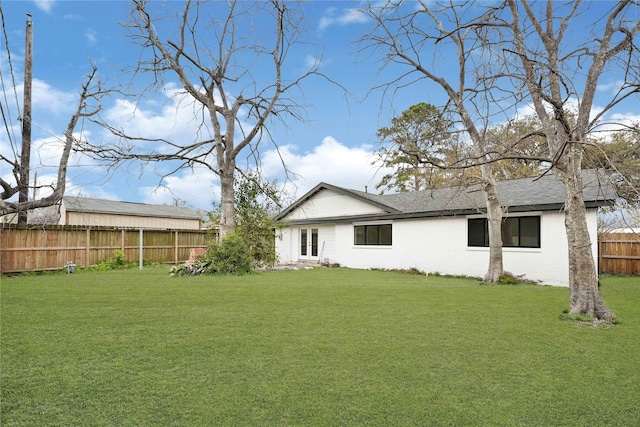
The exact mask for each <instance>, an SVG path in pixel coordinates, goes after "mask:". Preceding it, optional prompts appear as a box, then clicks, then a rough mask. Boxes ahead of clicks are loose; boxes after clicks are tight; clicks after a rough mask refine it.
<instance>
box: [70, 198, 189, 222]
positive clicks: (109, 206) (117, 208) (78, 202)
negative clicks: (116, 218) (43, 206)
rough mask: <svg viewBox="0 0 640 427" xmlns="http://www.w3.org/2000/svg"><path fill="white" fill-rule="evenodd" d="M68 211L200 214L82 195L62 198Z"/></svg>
mask: <svg viewBox="0 0 640 427" xmlns="http://www.w3.org/2000/svg"><path fill="white" fill-rule="evenodd" d="M62 201H63V203H64V206H65V209H66V210H67V211H68V212H83V213H96V214H111V215H131V216H145V217H158V218H175V219H194V220H195V219H197V220H199V219H200V217H201V215H199V214H198V212H196V211H195V210H193V209H189V208H184V207H179V206H167V205H149V204H146V203H134V202H120V201H115V200H103V199H87V198H84V197H69V196H65V197H63V198H62Z"/></svg>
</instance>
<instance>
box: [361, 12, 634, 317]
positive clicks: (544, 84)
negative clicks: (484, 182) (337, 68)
mask: <svg viewBox="0 0 640 427" xmlns="http://www.w3.org/2000/svg"><path fill="white" fill-rule="evenodd" d="M412 6H415V5H412ZM590 7H594V8H595V7H600V8H602V7H607V8H608V10H606V11H604V17H603V11H598V12H597V13H596V15H595V18H591V20H589V18H588V17H587V14H586V12H587V11H588V9H589V8H590ZM408 9H409V11H407V10H406V9H404V10H405V12H404V14H403V13H401V12H400V10H403V9H402V5H400V4H396V3H388V4H387V6H386V7H383V8H382V9H376V8H373V7H372V8H370V12H371V13H370V15H371V16H372V17H373V18H374V19H375V21H376V31H375V32H374V33H372V34H370V35H368V36H367V39H368V40H371V41H372V42H373V43H374V44H375V46H376V47H380V46H382V47H384V48H385V49H386V53H387V60H388V61H393V62H397V63H400V64H403V65H408V66H410V67H411V68H410V69H409V71H408V72H407V73H406V74H405V75H403V76H402V77H401V78H399V79H398V81H403V82H404V84H409V83H414V81H415V79H413V80H410V81H409V82H407V81H406V78H407V77H408V76H413V75H414V74H415V73H419V74H421V75H423V76H424V77H426V78H427V79H429V80H431V81H433V82H435V83H437V84H438V85H440V87H442V88H443V89H444V90H445V92H446V94H447V96H448V98H449V101H450V104H451V105H453V106H454V107H455V109H456V110H457V112H458V113H459V114H460V117H461V123H462V126H463V128H464V130H465V131H466V132H468V133H469V137H470V139H471V141H472V142H473V144H474V145H475V147H476V149H477V152H476V154H477V155H476V157H475V158H471V159H466V160H465V161H464V162H462V164H459V165H454V167H468V166H469V165H468V164H464V163H466V162H468V161H470V162H471V163H472V164H473V165H483V164H486V163H494V162H497V161H504V160H511V159H526V160H530V161H531V160H538V161H541V162H547V163H548V164H549V169H553V170H554V172H555V174H556V175H557V176H558V178H559V179H560V180H561V181H562V182H563V184H564V186H565V188H566V197H565V209H564V211H565V228H566V234H567V240H568V247H569V251H568V252H569V253H568V255H569V282H570V288H571V296H570V313H573V314H585V315H589V316H592V317H594V318H596V319H603V320H610V319H611V318H612V314H611V312H610V311H609V309H608V308H607V307H606V305H605V304H604V302H603V300H602V298H601V297H600V293H599V290H598V279H597V271H596V267H595V263H594V259H593V252H592V244H591V243H592V242H591V241H590V236H589V231H588V227H587V220H586V208H585V204H584V200H583V194H582V190H583V182H582V175H581V169H582V160H583V153H584V151H585V149H586V147H587V146H590V145H592V144H593V139H591V140H590V139H589V135H590V134H591V133H593V132H594V131H596V130H597V129H598V127H599V126H602V125H603V124H604V123H603V118H604V117H606V115H607V114H610V113H612V112H613V111H614V109H615V108H616V107H618V106H620V105H621V103H622V102H623V101H625V100H627V99H628V98H629V97H631V96H632V95H634V94H636V93H638V91H639V82H640V75H639V73H638V70H639V69H640V68H639V67H638V65H639V59H640V55H638V53H639V52H638V47H637V45H636V43H637V40H636V39H637V35H638V32H639V30H640V23H639V22H638V21H637V14H638V4H637V3H636V2H634V1H632V0H624V1H620V2H617V3H615V4H613V3H606V4H605V3H591V2H580V1H576V2H570V3H566V2H562V3H559V4H555V3H554V2H553V1H552V0H549V1H547V2H546V3H537V2H536V3H530V2H529V1H527V0H522V1H516V0H506V1H505V2H502V3H498V4H486V5H484V4H476V3H473V2H470V3H454V2H448V3H446V4H440V3H436V2H427V1H420V6H419V7H417V8H415V7H410V8H408ZM380 11H382V12H384V13H381V12H380ZM425 17H426V18H427V19H424V18H425ZM445 22H446V23H448V24H449V27H448V28H445V25H444V23H445ZM570 29H571V30H573V31H570ZM567 34H571V41H568V40H566V39H565V36H566V35H567ZM463 36H465V37H466V38H464V37H463ZM577 38H579V40H580V42H579V43H580V44H576V39H577ZM462 40H468V41H469V46H471V47H470V48H468V49H462V48H461V47H460V46H461V43H460V41H462ZM448 42H449V43H452V44H453V46H454V48H455V51H456V52H457V56H456V60H457V61H458V66H457V68H458V69H457V72H458V74H457V75H458V79H459V80H460V81H461V82H464V81H465V79H466V77H467V76H472V78H473V82H474V86H473V87H467V88H464V90H461V89H459V90H458V91H454V90H451V89H449V88H448V87H447V86H448V82H447V81H446V80H445V79H444V78H443V77H441V76H438V75H435V74H434V72H433V71H431V69H432V68H433V67H435V65H434V64H435V61H434V62H433V63H431V64H430V65H429V64H425V62H424V57H425V56H426V51H428V52H430V53H432V54H433V55H434V57H437V56H438V55H442V51H441V48H442V47H443V46H444V45H445V44H447V43H448ZM612 70H614V71H617V72H618V73H619V74H618V76H616V77H620V78H621V79H622V81H621V82H620V83H619V84H618V86H617V89H616V90H614V91H610V92H609V94H610V95H609V96H608V99H606V101H605V103H604V107H600V108H599V109H598V110H597V111H595V109H594V102H595V99H596V93H597V88H598V81H599V80H600V79H601V78H602V76H603V75H604V74H605V73H606V72H609V71H612ZM458 87H459V88H463V85H459V86H458ZM465 97H466V98H465ZM461 98H462V99H463V100H465V99H466V100H468V102H469V104H467V105H473V106H478V105H481V106H483V107H484V108H485V110H484V111H481V110H480V109H476V110H475V111H474V112H475V113H476V116H475V118H474V119H475V120H472V119H470V114H469V110H468V109H466V108H465V107H466V106H465V105H462V104H461V102H460V99H461ZM575 105H577V107H575ZM525 106H532V107H533V109H534V111H535V114H536V116H537V118H538V120H539V121H540V126H539V129H538V130H537V131H531V130H527V131H526V133H522V132H515V133H514V134H513V135H512V136H511V138H512V140H511V142H510V143H508V144H506V146H502V147H500V148H499V149H496V147H491V146H490V145H489V144H487V141H486V137H487V135H486V133H485V134H484V137H485V140H483V139H482V138H477V136H474V135H477V134H478V133H479V134H480V135H479V136H483V134H482V133H481V132H479V130H478V127H477V125H476V124H475V123H476V122H478V121H479V122H480V123H489V122H490V121H491V120H493V121H495V122H499V120H498V119H499V118H500V116H502V118H503V119H505V118H509V115H511V116H512V117H514V116H516V114H517V112H518V110H519V109H520V108H522V107H525ZM483 113H484V116H483ZM607 125H611V123H607ZM485 129H486V127H485ZM532 137H537V138H539V137H543V138H544V140H545V142H546V145H547V148H548V151H547V150H545V151H546V154H545V153H533V154H531V153H530V154H526V153H522V152H521V151H520V152H519V150H517V146H518V144H520V143H521V142H522V141H526V140H528V139H530V138H532ZM543 154H545V155H543Z"/></svg>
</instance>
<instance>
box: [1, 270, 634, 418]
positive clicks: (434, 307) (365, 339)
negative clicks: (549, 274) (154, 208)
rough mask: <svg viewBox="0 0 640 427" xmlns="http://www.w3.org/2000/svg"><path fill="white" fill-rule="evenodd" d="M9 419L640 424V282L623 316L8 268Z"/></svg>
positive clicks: (498, 291) (333, 287)
mask: <svg viewBox="0 0 640 427" xmlns="http://www.w3.org/2000/svg"><path fill="white" fill-rule="evenodd" d="M0 291H1V294H0V296H1V304H2V305H1V309H2V312H1V321H2V331H1V332H2V337H1V338H2V343H1V350H2V354H1V362H2V371H1V380H2V383H1V388H2V390H1V403H0V404H1V420H0V421H1V423H0V424H1V425H3V426H5V427H8V426H36V425H37V426H53V425H55V426H146V425H154V426H214V425H215V426H221V425H229V426H314V425H318V426H354V425H367V426H376V425H379V426H410V425H535V426H542V425H571V426H581V425H584V426H611V425H620V426H632V425H640V404H639V402H640V279H638V278H637V277H636V278H618V277H606V278H603V279H602V288H601V291H602V294H603V297H604V298H605V300H606V302H607V304H608V305H609V307H610V308H611V309H612V310H614V311H615V313H616V314H617V315H618V316H619V317H620V319H621V321H622V323H621V324H620V325H618V326H615V327H609V328H607V327H601V328H592V327H584V326H579V325H577V324H575V323H571V322H565V321H560V320H559V315H560V314H561V312H562V310H564V309H565V308H567V307H568V298H569V292H568V290H567V289H561V288H552V287H544V286H531V285H519V286H505V285H491V286H490V285H479V284H478V282H477V281H475V280H471V279H451V278H443V277H425V276H417V275H408V274H400V273H390V272H381V271H358V270H348V269H326V268H316V269H313V270H300V271H283V272H269V273H262V274H258V275H253V276H246V277H196V278H177V277H169V276H168V270H167V269H165V268H151V269H146V270H144V271H138V270H136V269H130V270H120V271H102V272H78V273H76V274H73V275H42V276H21V277H13V278H7V277H3V278H2V284H1V289H0Z"/></svg>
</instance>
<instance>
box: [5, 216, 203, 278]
mask: <svg viewBox="0 0 640 427" xmlns="http://www.w3.org/2000/svg"><path fill="white" fill-rule="evenodd" d="M209 236H210V234H209V232H208V231H206V230H142V231H140V230H134V229H113V228H105V227H73V226H38V227H34V226H27V227H19V226H16V225H2V227H1V228H0V252H1V258H0V273H2V274H4V273H17V272H22V271H40V270H59V269H63V268H64V267H65V265H66V263H67V262H68V261H71V262H72V263H74V264H76V265H77V266H78V267H88V266H93V265H97V264H99V263H100V262H101V261H104V260H105V259H107V258H109V257H112V256H113V254H114V252H115V251H116V250H121V251H122V252H124V254H125V256H126V257H127V261H128V262H136V263H137V262H138V260H139V259H140V246H141V242H140V241H141V240H142V257H143V259H144V260H145V261H150V262H158V263H176V264H177V263H181V262H184V261H186V260H188V259H189V256H190V252H191V250H192V249H196V250H197V249H200V248H206V247H207V241H208V238H209Z"/></svg>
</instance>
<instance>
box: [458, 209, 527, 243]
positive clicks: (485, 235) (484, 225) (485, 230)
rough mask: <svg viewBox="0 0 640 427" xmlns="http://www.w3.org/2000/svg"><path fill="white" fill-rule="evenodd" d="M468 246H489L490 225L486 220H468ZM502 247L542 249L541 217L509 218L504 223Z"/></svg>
mask: <svg viewBox="0 0 640 427" xmlns="http://www.w3.org/2000/svg"><path fill="white" fill-rule="evenodd" d="M467 236H468V245H469V246H481V247H488V246H489V225H488V222H487V219H486V218H473V219H469V220H468V235H467ZM502 246H504V247H509V248H539V247H540V217H539V216H520V217H509V218H505V219H503V221H502Z"/></svg>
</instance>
